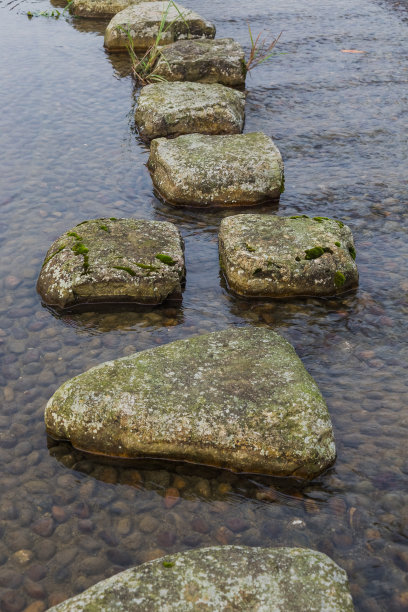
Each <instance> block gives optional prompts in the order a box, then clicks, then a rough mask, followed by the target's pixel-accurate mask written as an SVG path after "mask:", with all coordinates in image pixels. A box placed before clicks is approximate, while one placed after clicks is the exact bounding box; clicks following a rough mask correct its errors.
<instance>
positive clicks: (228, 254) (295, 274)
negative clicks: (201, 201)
mask: <svg viewBox="0 0 408 612" xmlns="http://www.w3.org/2000/svg"><path fill="white" fill-rule="evenodd" d="M219 251H220V264H221V268H222V271H223V273H224V275H225V278H226V280H227V282H228V285H229V287H230V288H231V290H232V291H233V292H234V293H236V294H238V295H242V296H246V297H271V298H278V297H294V296H309V295H310V296H328V295H336V294H338V293H344V292H345V291H350V289H354V288H355V287H357V285H358V271H357V266H356V263H355V261H354V257H353V255H354V256H355V248H354V242H353V235H352V233H351V231H350V229H349V228H348V227H347V225H344V223H341V222H340V223H339V222H338V221H337V220H335V219H329V218H327V217H326V218H325V217H316V218H309V217H307V216H303V215H297V216H294V217H278V216H276V215H234V216H231V217H228V218H226V219H223V220H222V222H221V225H220V232H219Z"/></svg>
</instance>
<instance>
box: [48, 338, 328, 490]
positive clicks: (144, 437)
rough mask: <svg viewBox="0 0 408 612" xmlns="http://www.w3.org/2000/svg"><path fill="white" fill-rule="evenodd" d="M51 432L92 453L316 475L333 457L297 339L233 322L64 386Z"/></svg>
mask: <svg viewBox="0 0 408 612" xmlns="http://www.w3.org/2000/svg"><path fill="white" fill-rule="evenodd" d="M45 423H46V427H47V432H48V434H49V435H50V436H51V437H53V438H56V439H63V440H70V441H71V443H72V444H73V446H75V447H76V448H79V449H81V450H84V451H88V452H91V453H98V454H101V455H109V456H116V457H140V456H150V457H160V458H167V459H179V460H186V461H191V462H195V463H203V464H207V465H215V466H220V467H226V468H230V469H233V470H238V471H245V472H259V473H267V474H272V475H276V476H296V477H299V478H306V479H310V478H313V477H314V476H316V475H317V474H320V473H321V472H323V471H324V470H325V469H326V468H327V467H329V466H330V465H331V464H332V463H333V461H334V459H335V445H334V439H333V430H332V425H331V421H330V417H329V414H328V411H327V407H326V404H325V402H324V400H323V398H322V396H321V394H320V392H319V389H318V387H317V386H316V383H315V382H314V380H313V379H312V378H311V376H310V375H309V374H308V373H307V371H306V370H305V368H304V366H303V364H302V362H301V361H300V359H299V358H298V357H297V355H296V353H295V351H294V349H293V348H292V346H291V345H290V344H289V343H288V342H287V341H286V340H284V338H282V337H281V336H279V335H278V334H276V333H275V332H273V331H271V330H269V329H264V328H244V329H242V328H241V329H240V328H238V329H237V328H233V329H227V330H225V331H222V332H214V333H211V334H205V335H203V336H195V337H192V338H188V339H187V340H178V341H176V342H172V343H170V344H167V345H165V346H161V347H156V348H153V349H149V350H146V351H143V352H140V353H136V354H134V355H130V356H128V357H124V358H121V359H117V360H116V361H110V362H107V363H104V364H101V365H99V366H97V367H94V368H92V369H90V370H88V371H87V372H84V373H83V374H80V375H79V376H77V377H75V378H73V379H71V380H69V381H67V382H66V383H64V384H63V385H62V386H61V387H60V388H59V389H58V390H57V391H56V393H55V394H54V395H53V397H52V398H51V399H50V401H49V402H48V404H47V408H46V411H45Z"/></svg>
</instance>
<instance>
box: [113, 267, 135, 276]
mask: <svg viewBox="0 0 408 612" xmlns="http://www.w3.org/2000/svg"><path fill="white" fill-rule="evenodd" d="M113 267H114V268H115V270H123V271H124V272H127V273H128V274H130V276H136V272H135V271H134V270H132V268H128V266H113Z"/></svg>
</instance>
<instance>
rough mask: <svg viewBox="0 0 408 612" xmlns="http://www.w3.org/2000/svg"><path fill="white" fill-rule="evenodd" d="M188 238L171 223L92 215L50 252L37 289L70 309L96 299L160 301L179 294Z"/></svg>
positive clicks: (47, 301)
mask: <svg viewBox="0 0 408 612" xmlns="http://www.w3.org/2000/svg"><path fill="white" fill-rule="evenodd" d="M184 276H185V267H184V254H183V242H182V239H181V236H180V233H179V231H178V229H177V228H176V226H175V225H173V224H172V223H167V222H162V221H142V220H137V219H115V218H113V217H111V218H110V219H105V218H103V219H92V220H90V221H84V222H83V223H80V224H79V225H76V226H75V227H74V228H73V229H71V230H70V231H68V232H66V233H65V234H63V235H62V236H60V238H58V240H56V241H55V242H54V243H53V245H52V246H51V247H50V249H49V250H48V252H47V255H46V257H45V260H44V263H43V267H42V269H41V272H40V276H39V278H38V282H37V291H38V292H39V293H40V295H41V297H42V299H43V301H44V303H45V304H47V305H49V306H54V307H57V308H66V307H71V306H75V305H78V304H82V305H86V304H89V305H90V306H91V305H92V304H95V303H97V302H103V303H108V302H133V303H136V304H150V305H156V304H160V303H161V302H163V301H164V300H165V299H166V298H167V297H180V296H181V290H182V288H181V284H182V281H183V279H184Z"/></svg>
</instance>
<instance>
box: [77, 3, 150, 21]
mask: <svg viewBox="0 0 408 612" xmlns="http://www.w3.org/2000/svg"><path fill="white" fill-rule="evenodd" d="M153 1H154V0H72V4H70V6H69V11H70V13H72V15H75V16H76V17H97V18H103V17H113V16H114V15H116V13H120V11H123V10H124V9H125V8H128V7H129V6H132V5H135V4H141V3H142V2H153Z"/></svg>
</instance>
